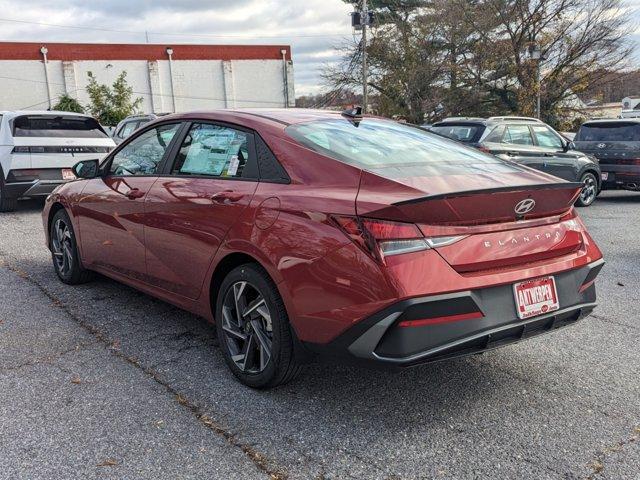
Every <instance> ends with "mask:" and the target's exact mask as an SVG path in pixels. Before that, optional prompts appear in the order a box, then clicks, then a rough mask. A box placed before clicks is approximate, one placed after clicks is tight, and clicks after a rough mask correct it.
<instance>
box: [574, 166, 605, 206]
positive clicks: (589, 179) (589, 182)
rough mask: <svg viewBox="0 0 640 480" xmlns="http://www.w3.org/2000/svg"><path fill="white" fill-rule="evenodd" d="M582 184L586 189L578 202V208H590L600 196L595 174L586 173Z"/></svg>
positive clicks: (581, 180) (581, 179)
mask: <svg viewBox="0 0 640 480" xmlns="http://www.w3.org/2000/svg"><path fill="white" fill-rule="evenodd" d="M580 183H582V184H583V185H584V187H583V189H582V191H581V192H580V196H579V197H578V199H577V200H576V206H578V207H588V206H589V205H591V204H592V203H593V202H594V201H595V199H596V197H597V196H598V188H599V187H598V179H597V178H596V176H595V175H594V174H593V173H591V172H585V173H584V174H582V177H581V178H580Z"/></svg>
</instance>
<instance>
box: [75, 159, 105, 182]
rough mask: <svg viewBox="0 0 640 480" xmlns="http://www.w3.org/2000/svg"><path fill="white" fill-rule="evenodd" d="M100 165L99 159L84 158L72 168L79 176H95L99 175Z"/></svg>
mask: <svg viewBox="0 0 640 480" xmlns="http://www.w3.org/2000/svg"><path fill="white" fill-rule="evenodd" d="M99 167H100V162H99V161H98V160H82V161H81V162H78V163H76V164H75V165H74V166H73V168H72V169H71V170H72V171H73V174H74V175H75V176H76V177H77V178H95V177H97V176H98V169H99Z"/></svg>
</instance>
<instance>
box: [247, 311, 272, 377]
mask: <svg viewBox="0 0 640 480" xmlns="http://www.w3.org/2000/svg"><path fill="white" fill-rule="evenodd" d="M251 328H252V329H253V331H254V333H255V336H256V338H257V339H258V343H259V345H260V370H263V369H264V367H265V366H266V365H267V362H269V359H270V358H271V345H272V342H271V339H270V338H269V337H268V336H267V335H266V334H265V333H264V331H263V330H262V324H261V323H260V321H258V320H252V321H251ZM263 361H264V364H263Z"/></svg>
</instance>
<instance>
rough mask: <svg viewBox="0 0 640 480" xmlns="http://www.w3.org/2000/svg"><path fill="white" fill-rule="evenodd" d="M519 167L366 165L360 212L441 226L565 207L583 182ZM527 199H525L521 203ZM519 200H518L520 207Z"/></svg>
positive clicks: (493, 220) (548, 212) (536, 215)
mask: <svg viewBox="0 0 640 480" xmlns="http://www.w3.org/2000/svg"><path fill="white" fill-rule="evenodd" d="M518 169H519V170H520V171H519V172H518V173H508V172H507V173H501V172H493V173H492V172H478V173H477V174H474V175H468V174H467V175H449V176H447V175H442V176H434V177H424V176H414V177H396V178H393V179H391V178H387V177H383V176H381V175H379V174H377V173H373V172H367V171H363V173H362V177H361V182H360V190H359V192H358V197H357V200H356V210H357V212H358V215H361V216H366V217H372V218H380V219H385V220H394V221H399V222H411V223H418V224H425V225H429V226H433V227H441V228H440V229H439V231H441V232H442V234H443V235H445V234H446V233H444V232H446V231H447V230H452V231H453V230H456V229H455V228H449V229H443V228H442V227H471V226H481V225H487V224H496V223H509V222H514V221H517V220H526V219H537V218H545V217H553V216H558V215H562V214H564V213H566V212H567V211H568V210H569V209H570V208H571V206H572V205H573V203H574V201H575V200H576V198H577V196H578V194H579V193H580V190H581V188H582V185H581V184H579V183H564V182H558V180H557V179H556V178H555V177H551V176H549V175H546V174H543V173H541V172H537V171H535V170H531V169H527V168H522V167H518ZM522 202H524V204H523V203H522ZM516 206H519V207H520V208H518V212H516Z"/></svg>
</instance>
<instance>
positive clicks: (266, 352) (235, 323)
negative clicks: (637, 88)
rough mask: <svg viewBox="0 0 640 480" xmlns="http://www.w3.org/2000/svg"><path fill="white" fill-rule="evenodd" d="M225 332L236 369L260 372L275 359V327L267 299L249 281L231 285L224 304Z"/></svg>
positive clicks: (223, 323)
mask: <svg viewBox="0 0 640 480" xmlns="http://www.w3.org/2000/svg"><path fill="white" fill-rule="evenodd" d="M222 330H223V332H224V336H225V340H226V343H227V346H228V348H229V353H230V354H231V359H232V360H233V362H234V363H235V364H236V366H237V367H238V368H239V369H240V370H241V371H242V372H246V373H260V372H262V371H264V369H265V368H266V367H267V365H268V364H269V361H270V360H271V356H272V344H273V326H272V323H271V313H270V312H269V307H268V306H267V302H266V300H265V298H264V296H263V295H262V294H261V293H260V291H259V290H258V289H257V288H256V287H254V286H253V285H251V284H250V283H249V282H245V281H239V282H236V283H234V284H233V285H231V287H230V288H229V289H228V290H227V293H226V294H225V297H224V301H223V304H222Z"/></svg>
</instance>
